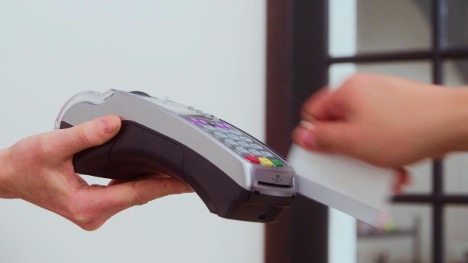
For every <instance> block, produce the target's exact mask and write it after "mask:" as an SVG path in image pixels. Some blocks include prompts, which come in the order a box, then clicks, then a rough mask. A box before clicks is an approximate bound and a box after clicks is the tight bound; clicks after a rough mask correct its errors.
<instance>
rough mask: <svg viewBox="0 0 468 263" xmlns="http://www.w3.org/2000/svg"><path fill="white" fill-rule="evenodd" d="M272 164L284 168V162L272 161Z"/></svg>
mask: <svg viewBox="0 0 468 263" xmlns="http://www.w3.org/2000/svg"><path fill="white" fill-rule="evenodd" d="M271 162H272V163H273V164H274V165H275V166H276V167H282V166H283V162H282V161H280V160H277V159H271Z"/></svg>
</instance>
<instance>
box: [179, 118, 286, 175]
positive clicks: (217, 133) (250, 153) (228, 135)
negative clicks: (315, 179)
mask: <svg viewBox="0 0 468 263" xmlns="http://www.w3.org/2000/svg"><path fill="white" fill-rule="evenodd" d="M186 118H187V120H189V121H190V122H191V123H193V124H195V125H197V126H199V127H201V128H202V129H203V130H204V131H206V132H208V133H209V134H210V135H212V136H213V137H214V138H216V139H217V140H218V141H220V142H221V143H223V144H224V145H226V146H227V147H229V148H230V149H231V150H233V151H234V152H236V153H237V154H238V155H240V156H242V158H244V159H246V160H248V161H250V162H251V163H254V164H259V165H262V166H266V167H282V166H283V162H282V161H281V160H280V158H279V157H278V156H277V155H276V154H275V153H273V152H272V151H271V150H270V149H268V148H266V147H265V146H263V145H261V144H260V143H258V142H257V141H256V140H254V139H252V138H251V137H250V136H248V135H247V134H246V133H244V132H242V131H240V130H238V129H236V128H234V127H232V126H231V125H229V124H227V123H225V122H223V121H221V120H218V119H217V120H210V119H204V118H199V117H186Z"/></svg>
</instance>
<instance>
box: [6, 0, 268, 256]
mask: <svg viewBox="0 0 468 263" xmlns="http://www.w3.org/2000/svg"><path fill="white" fill-rule="evenodd" d="M264 21H265V3H264V1H261V0H258V1H251V0H237V1H216V0H203V1H201V0H199V1H191V0H179V1H171V0H158V1H156V0H155V1H123V0H121V1H58V0H57V1H40V2H39V1H1V2H0V89H1V91H2V95H0V118H1V119H2V131H1V136H0V147H2V148H5V147H8V146H9V145H11V144H13V143H14V142H15V141H17V140H19V139H21V138H23V137H26V136H29V135H33V134H36V133H40V132H45V131H49V130H51V129H52V127H53V123H54V119H55V117H56V114H57V113H58V111H59V109H60V107H61V106H62V105H63V103H64V102H65V101H66V100H67V99H68V98H69V97H70V96H72V95H74V94H75V93H78V92H80V91H83V90H88V89H91V90H97V91H105V90H108V89H111V88H119V89H124V90H142V91H146V92H148V93H150V94H153V95H155V96H158V97H162V96H168V97H169V98H171V99H172V100H175V101H178V102H181V103H184V104H189V105H193V106H196V107H199V108H201V109H203V110H205V111H209V112H212V113H214V114H216V115H218V116H220V117H223V118H225V119H227V120H229V121H231V122H232V123H234V124H235V125H238V126H240V127H242V128H244V129H245V130H246V131H247V132H250V133H251V134H253V135H254V136H257V137H259V138H260V139H263V126H264V61H265V59H264V53H265V50H264V48H265V43H264V38H265V33H264V32H265V30H264V27H265V22H264ZM0 218H1V219H0V221H1V224H0V262H13V263H16V262H18V263H23V262H35V263H40V262H47V263H50V262H116V263H117V262H216V263H219V262H236V263H237V262H262V260H263V226H262V225H260V224H254V223H243V222H236V221H231V220H225V219H221V218H219V217H217V216H216V215H213V214H211V213H209V212H208V210H207V209H206V207H205V206H204V204H203V203H202V201H201V200H200V199H199V198H198V197H197V196H196V195H195V194H188V195H183V196H172V197H166V198H163V199H160V200H157V201H154V202H151V203H149V204H147V205H145V206H142V207H136V208H132V209H130V210H127V211H125V212H123V213H121V214H118V215H117V216H115V217H114V218H112V219H111V220H110V221H109V222H108V223H107V224H106V225H104V226H103V227H102V228H101V229H99V230H97V231H95V232H86V231H83V230H81V229H80V228H78V227H76V226H75V225H73V224H71V223H70V222H68V221H66V220H65V219H62V218H61V217H59V216H57V215H55V214H52V213H50V212H47V211H44V210H42V209H40V208H37V207H35V206H33V205H31V204H29V203H25V202H23V201H20V200H0Z"/></svg>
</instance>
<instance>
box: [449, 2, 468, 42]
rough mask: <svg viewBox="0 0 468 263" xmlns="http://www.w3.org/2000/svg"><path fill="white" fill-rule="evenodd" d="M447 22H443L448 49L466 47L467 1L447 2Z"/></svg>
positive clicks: (467, 36)
mask: <svg viewBox="0 0 468 263" xmlns="http://www.w3.org/2000/svg"><path fill="white" fill-rule="evenodd" d="M446 3H447V21H445V33H446V42H445V43H444V44H445V46H446V47H448V48H460V47H468V30H466V25H468V16H467V14H468V1H466V0H447V1H446Z"/></svg>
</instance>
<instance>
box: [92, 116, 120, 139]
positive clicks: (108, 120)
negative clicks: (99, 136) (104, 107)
mask: <svg viewBox="0 0 468 263" xmlns="http://www.w3.org/2000/svg"><path fill="white" fill-rule="evenodd" d="M97 122H98V125H99V129H100V131H101V132H102V133H103V134H105V135H110V134H114V133H116V132H117V131H118V130H119V129H120V126H121V119H120V117H119V116H117V115H114V114H111V115H106V116H104V117H101V118H99V119H98V120H97Z"/></svg>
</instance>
